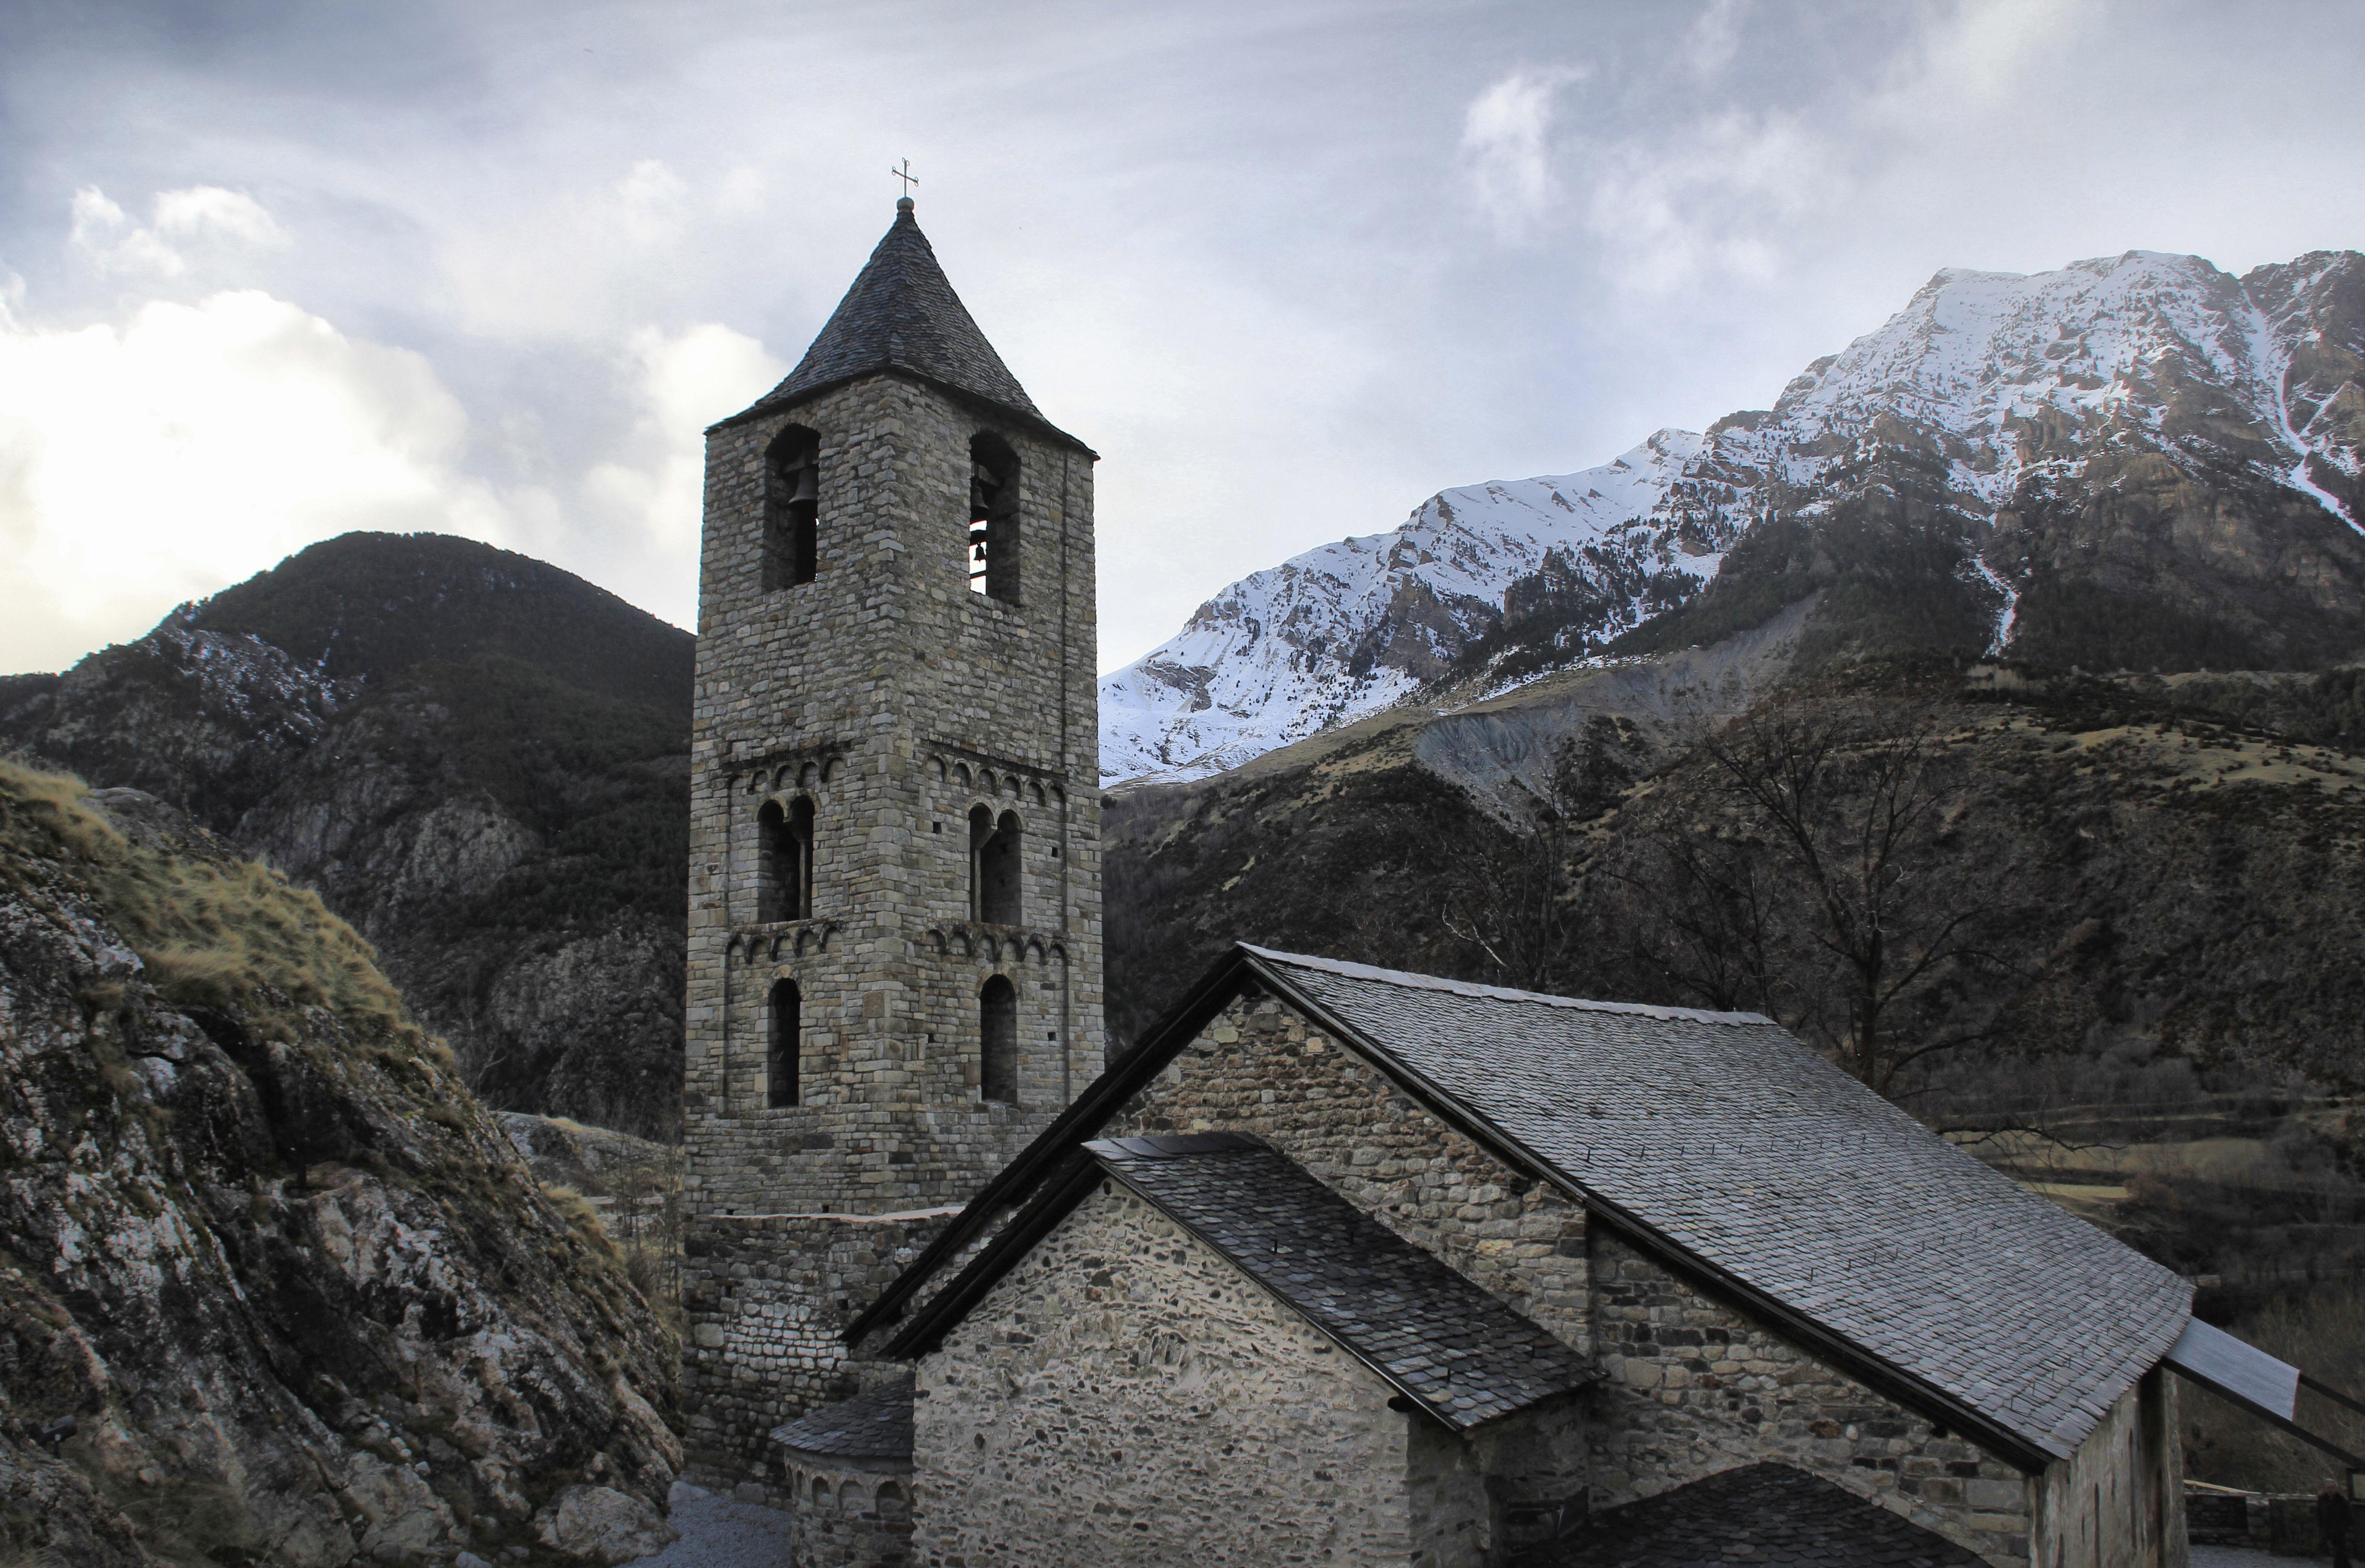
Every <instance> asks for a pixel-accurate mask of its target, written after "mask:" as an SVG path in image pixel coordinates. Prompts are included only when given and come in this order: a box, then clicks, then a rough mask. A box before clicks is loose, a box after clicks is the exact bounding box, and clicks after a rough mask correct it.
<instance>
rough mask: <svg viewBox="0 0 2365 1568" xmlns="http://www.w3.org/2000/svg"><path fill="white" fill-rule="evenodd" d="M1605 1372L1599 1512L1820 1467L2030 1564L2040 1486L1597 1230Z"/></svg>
mask: <svg viewBox="0 0 2365 1568" xmlns="http://www.w3.org/2000/svg"><path fill="white" fill-rule="evenodd" d="M1592 1255H1593V1274H1592V1277H1593V1322H1594V1334H1595V1338H1596V1343H1597V1349H1598V1351H1599V1354H1600V1357H1601V1369H1602V1372H1604V1373H1605V1374H1606V1378H1607V1381H1606V1382H1604V1383H1602V1384H1600V1385H1599V1386H1598V1387H1597V1388H1596V1389H1595V1390H1594V1392H1593V1394H1592V1395H1591V1398H1592V1400H1593V1408H1592V1420H1591V1424H1590V1428H1589V1432H1590V1437H1591V1445H1592V1463H1591V1478H1592V1485H1593V1495H1592V1504H1593V1506H1594V1507H1595V1508H1596V1509H1601V1508H1608V1507H1615V1506H1618V1505H1620V1504H1621V1503H1628V1502H1631V1501H1633V1500H1635V1499H1636V1498H1639V1497H1647V1496H1653V1495H1657V1494H1659V1493H1661V1492H1664V1491H1667V1490H1668V1489H1670V1488H1672V1487H1676V1486H1680V1485H1682V1484H1685V1483H1686V1482H1688V1481H1696V1480H1698V1479H1699V1478H1700V1477H1701V1476H1703V1475H1709V1474H1713V1473H1716V1472H1718V1471H1721V1470H1729V1469H1731V1468H1732V1467H1733V1466H1735V1465H1741V1464H1752V1463H1755V1462H1758V1461H1761V1460H1777V1461H1780V1462H1783V1463H1786V1464H1792V1465H1796V1466H1797V1467H1798V1468H1799V1469H1801V1470H1806V1471H1810V1472H1812V1473H1815V1474H1818V1475H1821V1476H1823V1477H1825V1478H1827V1479H1829V1480H1831V1481H1833V1482H1835V1483H1837V1484H1840V1485H1842V1486H1844V1487H1846V1488H1847V1489H1848V1490H1849V1491H1851V1492H1855V1493H1856V1494H1858V1495H1861V1496H1865V1497H1868V1498H1870V1499H1871V1500H1873V1501H1874V1502H1877V1503H1879V1504H1881V1505H1882V1506H1886V1507H1889V1508H1894V1509H1895V1510H1897V1511H1898V1512H1899V1513H1900V1514H1903V1515H1904V1516H1905V1517H1906V1518H1910V1519H1911V1520H1912V1521H1913V1522H1914V1523H1916V1524H1919V1525H1922V1526H1924V1527H1926V1528H1927V1529H1933V1530H1935V1531H1937V1532H1938V1533H1939V1534H1941V1535H1943V1536H1945V1537H1946V1538H1947V1539H1948V1540H1954V1541H1956V1542H1959V1543H1960V1544H1961V1545H1963V1546H1964V1547H1965V1548H1967V1549H1968V1550H1969V1551H1976V1552H1978V1554H1979V1555H1981V1556H1982V1557H1985V1558H1986V1559H1987V1560H1988V1561H1989V1562H1993V1563H1996V1564H1998V1565H1999V1568H2027V1564H2028V1563H2029V1542H2030V1536H2031V1530H2032V1527H2033V1525H2034V1518H2033V1509H2034V1487H2033V1483H2032V1481H2031V1479H2030V1478H2029V1477H2028V1476H2026V1475H2024V1474H2023V1473H2021V1472H2020V1471H2019V1470H2017V1469H2015V1468H2014V1467H2013V1466H2012V1465H2010V1464H2007V1463H2005V1462H2003V1461H2001V1460H1999V1459H1996V1458H1993V1457H1991V1456H1990V1455H1988V1454H1987V1453H1985V1452H1984V1451H1982V1450H1980V1449H1979V1448H1978V1445H1976V1444H1974V1443H1971V1442H1969V1441H1967V1440H1966V1439H1962V1438H1960V1437H1946V1436H1941V1435H1940V1433H1939V1430H1938V1428H1936V1427H1935V1426H1933V1424H1932V1423H1931V1422H1929V1421H1927V1420H1925V1419H1923V1418H1922V1417H1920V1416H1917V1415H1914V1414H1913V1413H1911V1411H1908V1410H1906V1409H1904V1408H1902V1407H1901V1406H1898V1405H1896V1404H1894V1403H1893V1402H1891V1401H1889V1400H1888V1399H1885V1398H1883V1397H1882V1396H1881V1395H1879V1394H1875V1393H1874V1392H1873V1391H1872V1390H1870V1389H1868V1388H1866V1387H1865V1386H1864V1385H1863V1384H1862V1383H1858V1382H1856V1381H1855V1379H1854V1378H1852V1377H1849V1376H1847V1375H1846V1374H1845V1373H1844V1372H1838V1371H1835V1370H1833V1368H1831V1367H1829V1366H1826V1365H1825V1364H1823V1363H1822V1362H1821V1361H1818V1360H1817V1359H1816V1358H1815V1357H1814V1356H1812V1355H1810V1354H1809V1353H1808V1352H1807V1351H1806V1350H1802V1349H1800V1348H1799V1347H1798V1346H1797V1345H1794V1344H1792V1343H1791V1342H1790V1341H1788V1339H1785V1338H1782V1337H1781V1336H1780V1335H1778V1334H1776V1333H1774V1332H1773V1331H1772V1330H1770V1329H1768V1328H1765V1327H1763V1326H1761V1325H1759V1324H1757V1323H1755V1322H1754V1321H1752V1320H1751V1319H1749V1318H1746V1317H1744V1316H1742V1315H1741V1314H1739V1313H1736V1312H1734V1311H1732V1310H1731V1309H1730V1308H1727V1307H1725V1306H1722V1305H1718V1304H1717V1303H1715V1302H1713V1301H1710V1300H1709V1298H1708V1297H1706V1296H1704V1295H1702V1294H1699V1292H1698V1291H1697V1290H1695V1289H1693V1288H1692V1287H1691V1286H1690V1285H1689V1284H1687V1283H1686V1282H1684V1281H1682V1280H1680V1279H1678V1278H1676V1276H1675V1275H1674V1274H1672V1273H1670V1272H1669V1271H1667V1270H1666V1269H1664V1267H1662V1266H1661V1265H1660V1264H1659V1263H1658V1262H1657V1261H1656V1260H1653V1259H1651V1258H1648V1257H1646V1256H1645V1255H1643V1254H1642V1253H1641V1252H1639V1251H1637V1250H1636V1249H1633V1248H1632V1247H1630V1246H1628V1245H1627V1244H1626V1243H1624V1242H1622V1241H1620V1240H1619V1239H1618V1238H1615V1237H1612V1236H1610V1235H1609V1234H1608V1232H1607V1231H1605V1230H1604V1229H1602V1228H1601V1227H1600V1226H1596V1227H1595V1228H1594V1231H1593V1236H1592Z"/></svg>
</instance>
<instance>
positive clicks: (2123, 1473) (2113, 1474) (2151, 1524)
mask: <svg viewBox="0 0 2365 1568" xmlns="http://www.w3.org/2000/svg"><path fill="white" fill-rule="evenodd" d="M2175 1400H2176V1390H2175V1386H2174V1380H2173V1379H2172V1377H2171V1376H2170V1375H2169V1372H2167V1371H2166V1369H2164V1368H2161V1367H2154V1368H2153V1369H2152V1370H2151V1371H2150V1372H2147V1373H2146V1374H2145V1376H2144V1378H2143V1380H2142V1381H2141V1382H2139V1383H2136V1384H2135V1387H2133V1388H2131V1389H2129V1390H2127V1391H2126V1393H2124V1394H2121V1395H2120V1396H2119V1400H2118V1403H2117V1404H2115V1405H2113V1406H2111V1410H2110V1414H2109V1415H2107V1416H2105V1417H2102V1425H2101V1426H2099V1427H2097V1428H2094V1432H2093V1435H2092V1436H2091V1437H2089V1438H2088V1439H2086V1441H2085V1443H2084V1444H2083V1445H2082V1446H2081V1447H2079V1450H2078V1451H2077V1453H2076V1454H2074V1455H2072V1456H2071V1457H2070V1458H2068V1459H2066V1460H2063V1461H2061V1462H2058V1463H2057V1464H2054V1465H2052V1466H2049V1467H2048V1468H2047V1469H2046V1472H2045V1473H2044V1475H2043V1476H2042V1477H2040V1478H2039V1479H2038V1482H2037V1492H2038V1498H2039V1506H2038V1510H2037V1525H2036V1533H2035V1539H2034V1548H2035V1550H2034V1557H2035V1561H2036V1562H2037V1564H2038V1565H2039V1568H2158V1565H2160V1564H2166V1565H2167V1568H2183V1565H2184V1563H2185V1562H2187V1561H2188V1560H2189V1557H2190V1553H2191V1547H2190V1546H2189V1544H2188V1541H2187V1538H2186V1531H2185V1519H2184V1451H2183V1447H2182V1445H2181V1444H2180V1442H2178V1441H2177V1439H2176V1433H2177V1424H2176V1407H2175Z"/></svg>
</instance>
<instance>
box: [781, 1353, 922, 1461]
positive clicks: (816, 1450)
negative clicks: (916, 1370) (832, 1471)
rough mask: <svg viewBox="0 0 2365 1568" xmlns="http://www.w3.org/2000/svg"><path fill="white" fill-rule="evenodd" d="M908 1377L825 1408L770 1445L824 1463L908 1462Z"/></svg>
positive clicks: (793, 1424)
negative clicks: (831, 1461) (794, 1451)
mask: <svg viewBox="0 0 2365 1568" xmlns="http://www.w3.org/2000/svg"><path fill="white" fill-rule="evenodd" d="M912 1386H913V1383H912V1374H911V1373H909V1372H906V1373H904V1374H903V1375H902V1377H899V1378H897V1379H895V1380H894V1381H893V1382H891V1383H880V1385H879V1386H878V1387H877V1388H874V1389H872V1390H870V1391H869V1393H868V1394H857V1395H855V1397H853V1398H852V1399H848V1400H846V1401H845V1402H844V1403H843V1404H838V1405H827V1406H823V1407H822V1408H821V1409H818V1410H814V1411H812V1412H810V1413H808V1414H807V1415H805V1416H802V1417H799V1418H798V1419H796V1420H794V1421H791V1422H790V1423H789V1424H788V1425H787V1426H785V1427H775V1428H772V1440H773V1441H774V1442H776V1443H779V1444H780V1445H782V1446H783V1447H785V1448H790V1449H794V1450H797V1451H798V1452H800V1453H806V1454H813V1455H816V1456H818V1457H822V1458H825V1459H849V1460H865V1459H867V1460H901V1461H902V1462H905V1463H906V1464H908V1463H910V1462H911V1459H912Z"/></svg>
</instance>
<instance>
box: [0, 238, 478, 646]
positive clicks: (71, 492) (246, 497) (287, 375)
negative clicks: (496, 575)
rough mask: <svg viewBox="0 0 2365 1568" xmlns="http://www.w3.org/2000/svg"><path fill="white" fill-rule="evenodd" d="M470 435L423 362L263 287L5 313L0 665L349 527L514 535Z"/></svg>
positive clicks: (141, 614)
mask: <svg viewBox="0 0 2365 1568" xmlns="http://www.w3.org/2000/svg"><path fill="white" fill-rule="evenodd" d="M93 206H94V207H95V204H93ZM467 440H468V429H467V418H466V415H465V412H464V411H463V410H462V409H461V407H460V405H459V403H458V401H457V400H456V399H454V398H453V396H452V395H451V393H450V392H448V391H447V390H446V389H445V388H444V386H443V384H442V383H441V381H439V380H438V378H437V377H436V375H435V373H434V372H433V370H432V369H431V368H430V366H429V365H428V364H427V362H426V361H425V360H424V359H423V358H421V357H420V356H419V355H418V354H415V353H409V352H407V351H403V350H398V349H391V348H387V347H384V346H382V345H379V344H375V343H371V342H363V341H359V340H356V339H353V338H349V337H347V336H345V335H344V334H343V333H342V332H339V331H338V330H336V329H335V328H334V327H333V326H331V324H330V323H329V322H327V321H325V320H322V319H320V318H319V317H317V316H314V315H311V314H309V313H308V312H306V311H304V310H302V309H300V308H297V307H296V306H294V305H291V304H288V303H286V301H284V300H280V299H275V298H273V297H271V296H269V295H267V294H263V293H260V292H256V291H252V290H246V291H236V292H227V293H220V294H216V295H213V296H211V297H207V298H206V299H204V300H202V301H201V302H199V303H197V304H196V305H183V304H174V303H168V302H164V301H151V302H150V303H148V304H146V305H143V306H140V308H138V309H137V310H136V311H135V312H134V313H133V314H132V315H131V316H130V317H129V319H128V320H127V321H125V322H124V323H122V324H121V325H119V326H117V325H106V324H100V325H94V326H88V327H84V328H81V329H79V330H49V329H43V328H39V327H35V326H31V325H28V324H26V323H24V322H23V321H21V320H20V319H18V317H17V315H16V314H15V313H14V312H13V311H12V310H9V309H6V308H0V603H6V605H7V606H8V609H9V613H8V614H7V615H6V617H0V669H29V668H45V667H46V668H55V667H58V666H61V665H62V664H64V663H67V662H70V661H71V660H72V659H73V657H75V656H76V655H80V654H82V653H84V652H86V651H87V650H88V649H90V648H91V647H93V646H95V645H96V644H99V643H102V642H107V641H120V640H123V639H125V638H128V637H132V636H137V635H139V634H140V633H142V632H144V631H146V630H147V629H148V627H149V626H151V624H153V623H154V622H156V621H157V620H158V619H159V618H160V617H162V616H163V614H164V613H165V612H166V611H167V610H170V609H171V608H172V607H173V606H174V604H176V603H178V602H180V601H181V600H183V599H189V598H193V597H196V596H199V595H203V594H207V593H210V592H213V591H215V590H216V589H219V588H221V587H222V586H223V585H225V584H227V583H231V582H236V581H238V580H240V579H241V578H242V577H247V576H250V575H251V574H252V573H254V572H257V571H260V570H263V568H265V567H267V566H272V565H273V564H274V563H275V562H277V561H278V560H280V559H281V558H282V557H284V556H286V554H289V553H290V552H292V551H295V550H298V549H301V548H302V547H303V546H304V545H306V544H308V543H313V542H315V541H318V540H320V539H326V538H329V537H331V536H332V535H335V534H338V533H342V532H346V531H347V530H349V529H355V528H376V529H389V530H417V529H434V530H437V531H439V532H452V533H463V534H467V535H469V536H471V537H474V538H478V539H485V540H488V541H493V542H506V540H507V538H508V536H509V534H510V532H511V529H510V521H509V512H510V509H509V507H508V506H507V505H506V504H505V502H504V500H503V499H502V498H500V497H499V496H497V495H496V494H495V493H494V492H493V491H492V490H490V489H489V488H488V487H486V486H485V485H483V484H481V483H479V482H476V481H474V480H471V479H468V478H466V477H465V476H463V475H462V474H461V473H460V471H459V469H458V466H457V465H458V464H459V462H460V461H461V459H462V457H463V455H464V453H465V447H466V445H467Z"/></svg>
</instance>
